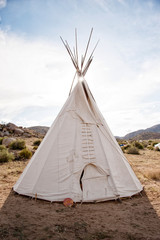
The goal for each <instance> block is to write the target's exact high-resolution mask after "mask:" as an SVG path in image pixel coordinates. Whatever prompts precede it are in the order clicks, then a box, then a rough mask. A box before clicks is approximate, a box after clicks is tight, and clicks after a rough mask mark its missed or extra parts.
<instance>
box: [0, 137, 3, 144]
mask: <svg viewBox="0 0 160 240" xmlns="http://www.w3.org/2000/svg"><path fill="white" fill-rule="evenodd" d="M2 141H3V138H2V137H0V145H1V144H2Z"/></svg>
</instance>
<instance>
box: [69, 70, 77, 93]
mask: <svg viewBox="0 0 160 240" xmlns="http://www.w3.org/2000/svg"><path fill="white" fill-rule="evenodd" d="M76 74H77V71H76V72H75V74H74V78H73V80H72V84H71V88H70V91H69V96H70V94H71V91H72V86H73V83H74V79H75V77H76Z"/></svg>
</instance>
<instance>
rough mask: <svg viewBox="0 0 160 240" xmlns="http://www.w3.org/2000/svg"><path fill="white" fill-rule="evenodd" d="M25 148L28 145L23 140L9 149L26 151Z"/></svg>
mask: <svg viewBox="0 0 160 240" xmlns="http://www.w3.org/2000/svg"><path fill="white" fill-rule="evenodd" d="M25 147H26V143H25V141H24V140H21V139H19V140H16V141H14V142H12V143H11V144H10V145H9V148H11V149H14V150H16V149H18V150H21V149H24V148H25Z"/></svg>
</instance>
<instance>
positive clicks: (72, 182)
mask: <svg viewBox="0 0 160 240" xmlns="http://www.w3.org/2000/svg"><path fill="white" fill-rule="evenodd" d="M91 35H92V31H91V34H90V37H89V41H88V44H87V48H86V52H85V54H84V57H83V56H82V60H81V68H79V64H78V50H77V34H76V35H75V36H76V49H75V50H74V52H73V53H72V52H71V49H70V48H69V45H68V43H67V42H64V41H63V40H62V41H63V43H64V45H65V47H66V48H67V51H68V53H69V54H70V56H71V59H72V62H73V64H74V66H75V68H76V74H77V76H78V82H77V84H76V86H75V87H74V89H73V90H72V92H71V93H70V95H69V97H68V99H67V101H66V103H65V104H64V106H63V108H62V110H61V111H60V113H59V114H58V116H57V118H56V119H55V121H54V123H53V124H52V126H51V127H50V129H49V131H48V133H47V134H46V136H45V138H44V139H43V141H42V143H41V145H40V146H39V148H38V150H37V151H36V153H35V154H34V156H33V157H32V159H31V160H30V162H29V164H28V165H27V167H26V168H25V170H24V172H23V173H22V175H21V177H20V178H19V180H18V181H17V183H16V184H15V185H14V187H13V189H14V191H16V192H17V193H19V194H23V195H27V196H32V197H37V198H40V199H45V200H49V201H63V200H64V199H65V198H72V199H73V200H74V201H75V202H80V201H83V202H91V201H105V200H110V199H117V198H120V197H128V196H132V195H134V194H136V193H138V192H140V191H141V190H142V186H141V184H140V182H139V180H138V179H137V177H136V175H135V174H134V172H133V170H132V168H131V167H130V165H129V163H128V161H127V160H126V158H125V156H124V155H123V153H122V151H121V148H120V147H119V145H118V143H117V141H116V139H115V138H114V136H113V135H112V133H111V131H110V130H109V128H108V126H107V123H106V122H105V120H104V118H103V116H102V115H101V113H100V111H99V109H98V107H97V105H96V102H95V100H94V98H93V96H92V94H91V91H90V89H89V87H88V85H87V82H86V81H85V79H84V75H85V74H86V72H87V69H88V67H89V65H90V63H91V61H92V55H93V52H92V54H91V56H90V57H89V59H88V61H87V63H86V64H85V66H84V62H85V57H86V54H87V50H88V46H89V42H90V38H91Z"/></svg>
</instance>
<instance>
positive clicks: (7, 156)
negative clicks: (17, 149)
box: [0, 149, 14, 163]
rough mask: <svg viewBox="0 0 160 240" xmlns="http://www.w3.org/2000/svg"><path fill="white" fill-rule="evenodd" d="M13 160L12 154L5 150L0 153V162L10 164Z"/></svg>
mask: <svg viewBox="0 0 160 240" xmlns="http://www.w3.org/2000/svg"><path fill="white" fill-rule="evenodd" d="M13 159H14V155H13V153H9V152H8V150H7V149H3V150H2V151H0V162H1V163H2V162H10V161H12V160H13Z"/></svg>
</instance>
